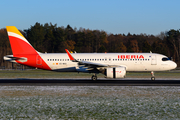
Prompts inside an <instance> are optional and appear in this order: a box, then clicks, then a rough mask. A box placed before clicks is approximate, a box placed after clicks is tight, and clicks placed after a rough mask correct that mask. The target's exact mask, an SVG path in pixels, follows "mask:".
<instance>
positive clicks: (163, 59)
mask: <svg viewBox="0 0 180 120" xmlns="http://www.w3.org/2000/svg"><path fill="white" fill-rule="evenodd" d="M168 60H170V59H169V58H167V57H164V58H162V61H168Z"/></svg>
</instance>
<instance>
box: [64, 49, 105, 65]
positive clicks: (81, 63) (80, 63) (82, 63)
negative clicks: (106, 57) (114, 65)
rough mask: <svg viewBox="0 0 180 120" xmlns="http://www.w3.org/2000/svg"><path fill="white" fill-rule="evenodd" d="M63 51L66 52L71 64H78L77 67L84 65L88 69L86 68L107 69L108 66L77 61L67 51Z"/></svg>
mask: <svg viewBox="0 0 180 120" xmlns="http://www.w3.org/2000/svg"><path fill="white" fill-rule="evenodd" d="M65 50H66V52H67V54H68V56H69V58H70V60H71V61H73V62H78V64H79V65H84V66H85V67H88V68H95V67H108V65H105V64H100V63H93V62H88V61H78V60H76V59H75V58H74V57H73V56H72V55H71V53H70V52H69V51H68V50H67V49H65Z"/></svg>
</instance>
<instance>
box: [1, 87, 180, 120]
mask: <svg viewBox="0 0 180 120" xmlns="http://www.w3.org/2000/svg"><path fill="white" fill-rule="evenodd" d="M0 111H1V112H0V119H2V120H12V119H15V120H24V119H28V120H29V119H30V120H32V119H33V120H56V119H58V120H59V119H60V120H64V119H65V120H107V119H108V120H113V119H114V120H116V119H125V120H127V119H138V120H139V119H140V120H146V119H147V120H151V119H164V120H167V119H172V120H174V119H180V114H179V111H180V88H179V87H173V86H166V87H163V86H161V87H159V86H155V87H153V86H146V87H140V86H2V87H0Z"/></svg>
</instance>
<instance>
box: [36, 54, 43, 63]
mask: <svg viewBox="0 0 180 120" xmlns="http://www.w3.org/2000/svg"><path fill="white" fill-rule="evenodd" d="M36 65H42V59H41V57H40V56H39V55H37V56H36Z"/></svg>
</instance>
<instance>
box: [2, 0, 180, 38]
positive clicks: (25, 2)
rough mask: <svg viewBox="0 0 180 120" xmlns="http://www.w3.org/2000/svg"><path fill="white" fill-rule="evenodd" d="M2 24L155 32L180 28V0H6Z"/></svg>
mask: <svg viewBox="0 0 180 120" xmlns="http://www.w3.org/2000/svg"><path fill="white" fill-rule="evenodd" d="M0 13H1V14H0V15H1V16H0V28H5V27H6V26H16V27H17V28H18V29H20V30H24V29H28V28H30V27H31V26H33V25H34V24H35V23H36V22H39V23H41V24H44V23H50V22H51V23H52V24H57V26H64V27H66V26H67V25H68V24H69V25H70V26H71V27H72V28H75V27H76V28H77V29H79V28H80V27H82V28H85V29H91V30H95V29H98V30H104V31H106V32H107V33H113V34H123V33H124V34H127V33H128V32H130V33H131V34H140V33H146V34H153V35H157V34H159V33H160V32H161V31H168V30H170V29H175V30H178V29H180V0H3V1H1V3H0Z"/></svg>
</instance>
